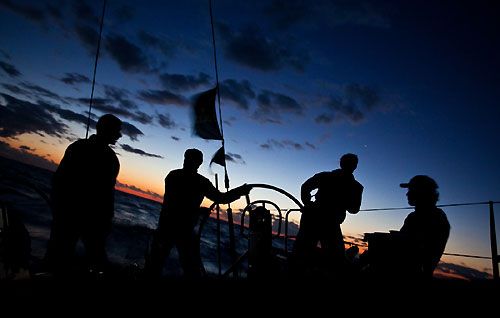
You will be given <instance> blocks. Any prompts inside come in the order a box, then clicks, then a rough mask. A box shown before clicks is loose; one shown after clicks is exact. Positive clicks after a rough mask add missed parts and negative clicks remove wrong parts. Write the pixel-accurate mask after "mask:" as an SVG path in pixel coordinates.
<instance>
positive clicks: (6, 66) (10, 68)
mask: <svg viewBox="0 0 500 318" xmlns="http://www.w3.org/2000/svg"><path fill="white" fill-rule="evenodd" d="M0 68H1V69H2V70H4V72H5V73H7V74H8V75H9V76H11V77H17V76H19V75H21V72H19V70H18V69H17V68H16V67H15V66H14V65H12V64H10V63H6V62H2V61H0Z"/></svg>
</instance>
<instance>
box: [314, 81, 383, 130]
mask: <svg viewBox="0 0 500 318" xmlns="http://www.w3.org/2000/svg"><path fill="white" fill-rule="evenodd" d="M323 106H324V109H325V111H324V112H323V113H322V114H320V115H318V116H317V117H316V118H315V122H316V123H318V124H331V123H337V122H341V121H342V120H343V119H347V120H349V121H350V122H351V123H353V124H357V123H360V122H362V121H364V120H365V118H366V115H367V114H368V113H370V112H372V111H374V110H376V109H378V108H380V107H381V106H382V105H381V97H380V96H379V94H378V92H377V90H375V89H374V88H370V87H367V86H363V85H360V84H356V83H354V84H347V85H345V86H344V87H343V91H342V93H341V94H340V95H337V96H329V97H328V98H327V99H326V101H325V103H324V105H323Z"/></svg>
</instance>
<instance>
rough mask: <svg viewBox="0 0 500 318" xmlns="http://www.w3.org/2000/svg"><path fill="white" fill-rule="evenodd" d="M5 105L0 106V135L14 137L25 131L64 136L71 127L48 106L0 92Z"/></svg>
mask: <svg viewBox="0 0 500 318" xmlns="http://www.w3.org/2000/svg"><path fill="white" fill-rule="evenodd" d="M0 96H2V97H3V99H4V101H5V105H3V106H0V137H6V138H14V137H16V136H18V135H21V134H24V133H35V134H38V135H41V136H44V135H50V136H55V137H63V136H64V135H66V134H67V133H68V132H69V130H68V129H69V127H68V126H67V125H66V124H64V123H62V122H59V121H58V120H57V119H56V118H54V116H53V115H52V113H51V112H50V111H49V109H47V108H46V107H43V106H40V105H37V104H33V103H30V102H27V101H23V100H20V99H17V98H15V97H12V96H10V95H8V94H0Z"/></svg>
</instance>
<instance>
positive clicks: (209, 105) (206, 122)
mask: <svg viewBox="0 0 500 318" xmlns="http://www.w3.org/2000/svg"><path fill="white" fill-rule="evenodd" d="M216 93H217V87H215V88H212V89H210V90H208V91H206V92H203V93H201V94H200V95H198V96H197V98H196V100H195V102H194V105H193V110H194V133H195V134H196V135H197V136H199V137H201V138H203V139H215V140H222V134H221V132H220V129H219V125H218V123H217V115H216V113H215V96H216Z"/></svg>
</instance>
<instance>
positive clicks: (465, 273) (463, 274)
mask: <svg viewBox="0 0 500 318" xmlns="http://www.w3.org/2000/svg"><path fill="white" fill-rule="evenodd" d="M434 276H435V277H441V278H458V279H465V280H486V279H491V278H492V276H491V274H489V273H487V272H481V271H479V270H477V269H473V268H470V267H467V266H464V265H458V264H454V263H446V262H439V264H438V265H437V267H436V270H435V272H434Z"/></svg>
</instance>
